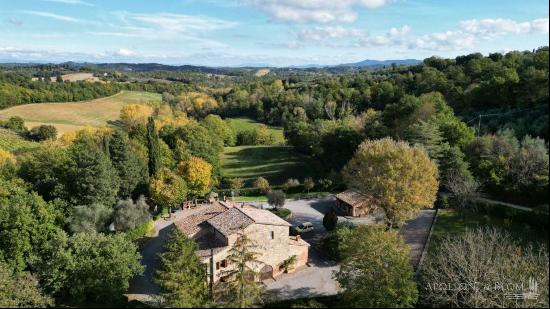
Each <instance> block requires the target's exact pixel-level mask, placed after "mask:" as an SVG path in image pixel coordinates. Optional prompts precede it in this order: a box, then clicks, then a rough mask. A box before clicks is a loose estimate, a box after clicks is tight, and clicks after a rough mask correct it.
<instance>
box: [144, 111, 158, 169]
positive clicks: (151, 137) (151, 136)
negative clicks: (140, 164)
mask: <svg viewBox="0 0 550 309" xmlns="http://www.w3.org/2000/svg"><path fill="white" fill-rule="evenodd" d="M147 149H148V151H149V176H153V175H155V174H156V172H157V171H158V170H159V168H160V166H161V164H160V159H161V154H160V143H159V136H158V133H157V131H156V130H155V120H154V119H153V117H149V120H148V121H147Z"/></svg>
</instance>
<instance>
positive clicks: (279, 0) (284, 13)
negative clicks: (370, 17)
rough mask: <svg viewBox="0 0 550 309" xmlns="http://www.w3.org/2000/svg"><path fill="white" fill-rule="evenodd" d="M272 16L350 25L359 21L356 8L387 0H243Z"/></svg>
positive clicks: (287, 19)
mask: <svg viewBox="0 0 550 309" xmlns="http://www.w3.org/2000/svg"><path fill="white" fill-rule="evenodd" d="M242 1H243V3H245V4H248V5H253V6H255V7H258V8H260V9H262V10H264V11H266V12H267V13H269V14H270V15H271V17H272V18H273V19H274V20H278V21H283V22H297V23H308V22H317V23H330V22H345V23H350V22H353V21H355V20H356V19H357V13H356V12H355V10H354V9H355V7H356V6H363V7H367V8H377V7H381V6H383V5H385V4H386V0H242Z"/></svg>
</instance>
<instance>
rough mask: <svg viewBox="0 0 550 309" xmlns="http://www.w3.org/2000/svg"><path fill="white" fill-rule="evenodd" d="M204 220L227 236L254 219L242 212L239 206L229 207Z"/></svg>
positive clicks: (249, 223)
mask: <svg viewBox="0 0 550 309" xmlns="http://www.w3.org/2000/svg"><path fill="white" fill-rule="evenodd" d="M206 222H208V223H209V224H210V225H211V226H212V227H214V228H215V229H216V230H218V231H219V232H220V233H222V234H223V235H225V236H229V235H231V234H233V233H235V232H237V231H238V230H239V229H241V228H246V227H247V226H249V225H251V224H252V223H254V220H252V219H251V218H250V217H249V216H247V215H246V214H244V213H243V212H242V211H241V210H240V209H239V208H231V209H228V210H226V211H224V212H222V213H220V214H218V215H217V216H215V217H212V218H211V219H209V220H207V221H206Z"/></svg>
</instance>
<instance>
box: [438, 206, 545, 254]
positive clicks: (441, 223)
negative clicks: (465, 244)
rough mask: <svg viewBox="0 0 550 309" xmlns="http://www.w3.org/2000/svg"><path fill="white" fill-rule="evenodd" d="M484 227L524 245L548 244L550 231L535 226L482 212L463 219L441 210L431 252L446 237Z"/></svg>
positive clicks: (468, 215) (466, 215) (456, 214)
mask: <svg viewBox="0 0 550 309" xmlns="http://www.w3.org/2000/svg"><path fill="white" fill-rule="evenodd" d="M482 227H493V228H499V229H501V230H505V231H507V232H509V233H511V234H512V235H513V236H514V237H515V238H516V239H518V240H519V241H521V242H522V243H524V244H529V243H542V244H547V243H548V231H547V230H545V231H541V230H540V229H539V228H536V227H535V226H533V225H531V224H528V223H525V222H521V221H519V220H514V218H513V217H512V218H511V219H506V218H502V217H497V216H491V215H489V214H484V213H480V212H468V213H466V214H464V216H463V217H461V216H460V215H459V214H458V213H457V212H456V211H454V210H452V209H440V210H439V211H438V214H437V221H436V223H435V226H434V229H433V234H432V239H431V244H430V247H429V251H430V252H433V250H435V249H436V247H437V243H438V242H439V241H441V240H442V239H443V238H444V237H446V236H457V235H460V234H461V233H463V232H465V231H466V229H475V228H482Z"/></svg>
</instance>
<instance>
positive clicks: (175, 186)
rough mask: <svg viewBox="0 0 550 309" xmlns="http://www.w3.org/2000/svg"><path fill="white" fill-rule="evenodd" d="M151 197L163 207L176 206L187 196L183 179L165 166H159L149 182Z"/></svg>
mask: <svg viewBox="0 0 550 309" xmlns="http://www.w3.org/2000/svg"><path fill="white" fill-rule="evenodd" d="M149 187H150V190H151V197H152V198H153V200H154V201H155V203H156V204H157V205H159V206H160V207H163V208H168V207H176V206H177V205H179V204H180V203H181V202H183V201H184V200H185V197H186V196H187V185H186V183H185V181H184V180H183V179H182V178H181V177H180V176H178V175H177V174H175V173H173V172H172V171H170V170H169V169H167V168H164V167H163V168H161V169H160V170H159V171H158V172H157V173H156V174H155V176H154V177H153V178H152V179H151V182H150V184H149Z"/></svg>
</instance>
